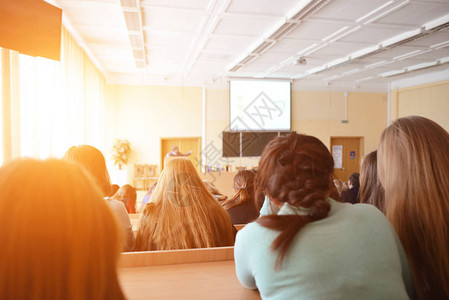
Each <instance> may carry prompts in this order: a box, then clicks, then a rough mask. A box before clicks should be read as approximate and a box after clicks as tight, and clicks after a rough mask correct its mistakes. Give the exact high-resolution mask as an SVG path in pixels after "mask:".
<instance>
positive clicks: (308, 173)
mask: <svg viewBox="0 0 449 300" xmlns="http://www.w3.org/2000/svg"><path fill="white" fill-rule="evenodd" d="M333 171H334V161H333V159H332V155H331V154H330V153H329V150H328V149H327V148H326V146H325V145H324V144H323V143H322V142H321V141H319V140H318V139H317V138H315V137H312V136H307V135H301V134H297V133H292V134H290V135H288V136H284V137H277V138H275V139H274V140H272V141H271V142H269V143H268V145H267V146H266V147H265V149H264V150H263V152H262V156H261V159H260V163H259V170H258V172H257V176H256V187H257V189H260V190H262V191H265V193H266V196H267V198H266V202H268V203H266V204H267V205H265V206H264V207H266V208H267V209H266V210H264V208H262V211H261V214H263V216H261V217H260V218H259V219H258V220H257V221H256V222H253V223H250V224H248V225H246V226H245V228H243V229H241V230H240V231H239V232H238V233H237V239H236V242H235V248H234V255H235V266H236V272H237V277H238V280H239V281H240V282H241V283H242V284H243V285H244V286H246V287H248V288H251V289H256V288H257V289H258V290H259V292H260V295H261V297H262V299H354V300H355V299H357V300H359V299H409V297H410V296H412V295H413V285H412V281H411V275H410V273H409V268H408V264H407V260H406V257H405V254H404V253H403V250H402V247H401V244H400V242H399V240H398V239H397V237H396V234H395V232H394V230H393V228H392V227H391V225H390V224H389V222H388V220H387V219H386V218H385V216H384V215H383V214H382V213H381V212H380V211H379V210H378V209H377V208H375V207H374V206H372V205H367V204H357V205H350V204H348V203H341V202H337V201H335V200H333V199H331V198H329V193H330V192H331V190H332V189H334V187H333V182H332V173H333ZM272 207H273V208H277V209H279V212H278V213H277V214H275V213H272V209H271V208H272Z"/></svg>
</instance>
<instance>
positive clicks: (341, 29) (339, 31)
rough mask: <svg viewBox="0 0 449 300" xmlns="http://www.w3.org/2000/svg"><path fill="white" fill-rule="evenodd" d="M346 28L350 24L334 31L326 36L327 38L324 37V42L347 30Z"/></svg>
mask: <svg viewBox="0 0 449 300" xmlns="http://www.w3.org/2000/svg"><path fill="white" fill-rule="evenodd" d="M346 29H348V26H345V27H342V28H340V29H339V30H337V31H335V32H334V33H332V34H330V35H328V36H326V37H325V38H323V39H322V41H323V42H325V41H327V40H328V39H330V38H333V37H334V36H336V35H337V34H339V33H341V32H342V31H345V30H346Z"/></svg>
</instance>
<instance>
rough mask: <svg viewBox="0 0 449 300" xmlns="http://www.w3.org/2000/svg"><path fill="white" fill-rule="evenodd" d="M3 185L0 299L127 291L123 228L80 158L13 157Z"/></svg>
mask: <svg viewBox="0 0 449 300" xmlns="http://www.w3.org/2000/svg"><path fill="white" fill-rule="evenodd" d="M0 193H1V197H0V237H1V241H2V246H1V247H0V299H18V300H21V299H73V300H78V299H103V300H106V299H124V296H123V293H122V291H121V289H120V285H119V283H118V279H117V270H116V266H117V265H116V263H117V259H118V257H119V253H120V251H121V248H122V241H121V238H122V237H121V235H120V233H121V231H120V229H119V225H118V224H117V221H116V219H115V216H114V215H113V213H112V211H111V210H110V209H109V208H108V206H107V204H106V202H105V201H104V200H103V196H102V193H101V191H100V190H99V189H98V187H97V186H96V185H95V183H94V182H93V181H92V178H91V177H90V175H89V174H87V172H85V171H84V170H83V169H82V168H81V167H80V166H78V165H76V164H74V163H71V162H68V161H63V160H55V159H53V160H46V161H38V160H32V159H27V160H18V161H14V162H11V163H9V164H7V165H5V166H3V167H2V168H0Z"/></svg>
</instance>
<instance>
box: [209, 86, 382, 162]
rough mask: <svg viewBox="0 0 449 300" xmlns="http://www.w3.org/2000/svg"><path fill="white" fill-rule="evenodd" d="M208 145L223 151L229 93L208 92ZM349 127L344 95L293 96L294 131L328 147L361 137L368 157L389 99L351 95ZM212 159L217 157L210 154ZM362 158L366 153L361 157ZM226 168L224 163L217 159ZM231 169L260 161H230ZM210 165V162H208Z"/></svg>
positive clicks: (303, 94)
mask: <svg viewBox="0 0 449 300" xmlns="http://www.w3.org/2000/svg"><path fill="white" fill-rule="evenodd" d="M206 106H207V107H206V115H207V125H206V126H207V128H206V144H207V145H209V148H208V149H211V151H216V149H218V150H220V151H221V149H222V142H221V139H220V133H221V132H222V131H223V130H228V126H229V121H230V120H229V92H228V90H212V89H208V90H207V91H206ZM347 117H348V121H349V122H348V123H346V124H343V123H341V122H340V121H341V120H343V119H344V118H345V97H344V93H336V92H304V91H293V92H292V130H295V131H297V132H299V133H305V134H309V135H314V136H316V137H318V138H319V139H320V140H321V141H323V143H324V144H326V145H327V146H328V147H329V145H330V137H331V136H362V137H364V139H363V141H364V143H363V145H362V148H363V149H364V153H368V152H370V151H372V150H374V149H376V148H377V144H378V142H379V138H380V135H381V133H382V131H383V129H384V128H385V127H386V124H387V95H386V94H375V93H349V94H348V115H347ZM209 153H210V151H209V152H208V156H209V157H212V158H213V157H214V155H212V154H209ZM362 155H363V153H362ZM214 161H217V162H218V163H222V164H223V165H224V164H225V163H226V160H225V159H222V158H221V157H219V158H218V159H215V160H214ZM229 161H230V162H231V164H232V165H234V166H236V165H243V166H247V167H248V168H251V167H253V166H256V165H257V164H258V159H257V158H229ZM208 163H209V164H211V162H210V161H209V162H208Z"/></svg>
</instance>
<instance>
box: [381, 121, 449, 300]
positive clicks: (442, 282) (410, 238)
mask: <svg viewBox="0 0 449 300" xmlns="http://www.w3.org/2000/svg"><path fill="white" fill-rule="evenodd" d="M448 151H449V134H448V133H447V131H445V130H444V129H443V128H442V127H441V126H439V125H438V124H437V123H435V122H433V121H431V120H429V119H426V118H423V117H418V116H411V117H406V118H400V119H398V120H396V121H395V122H394V123H393V124H392V125H390V126H389V127H388V128H387V129H385V130H384V132H383V133H382V137H381V140H380V144H379V149H378V174H379V179H380V181H381V183H382V185H383V186H384V188H385V209H386V215H387V217H388V219H389V220H390V221H391V223H392V224H393V226H394V227H395V229H396V232H397V233H398V236H399V238H400V239H401V242H402V244H403V246H404V249H405V251H406V253H407V256H408V258H409V262H410V264H411V267H412V270H413V276H414V282H415V286H416V289H417V294H418V297H419V298H420V299H449V285H448V283H449V217H448V216H449V155H448Z"/></svg>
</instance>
